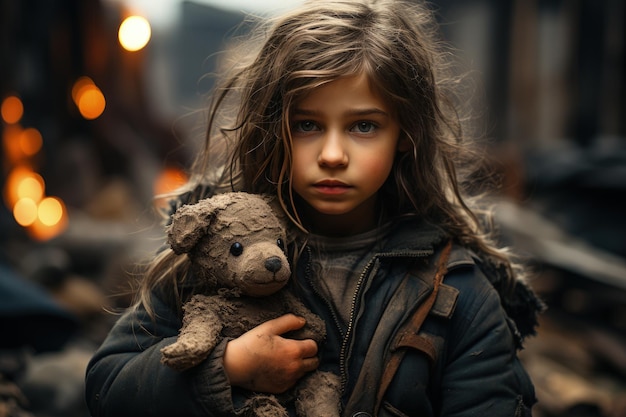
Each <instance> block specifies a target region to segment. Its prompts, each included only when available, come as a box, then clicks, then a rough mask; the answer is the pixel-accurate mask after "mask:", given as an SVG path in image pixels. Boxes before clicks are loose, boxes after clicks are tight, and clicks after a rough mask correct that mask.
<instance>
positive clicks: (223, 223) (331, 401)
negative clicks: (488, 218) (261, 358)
mask: <svg viewBox="0 0 626 417" xmlns="http://www.w3.org/2000/svg"><path fill="white" fill-rule="evenodd" d="M284 236H285V230H284V227H283V225H282V223H281V222H280V221H279V219H278V217H277V216H276V214H275V212H274V211H273V210H272V208H271V205H270V202H269V198H266V197H263V196H259V195H255V194H248V193H243V192H237V193H224V194H218V195H215V196H213V197H210V198H207V199H204V200H201V201H199V202H198V203H196V204H191V205H185V206H182V207H180V208H179V209H178V210H177V211H176V213H174V215H173V216H172V223H171V225H170V227H169V229H168V242H169V244H170V245H171V247H172V249H173V251H174V252H175V253H176V254H179V255H182V254H186V255H187V256H188V257H189V260H190V261H191V269H192V272H193V274H194V280H196V281H198V282H200V283H201V284H202V288H203V290H202V293H199V294H195V295H193V296H192V297H191V299H190V300H189V301H188V302H187V303H185V305H184V306H183V311H184V316H183V326H182V328H181V330H180V334H179V336H178V340H177V341H176V342H175V343H174V344H172V345H169V346H167V347H165V348H163V349H162V350H161V354H162V362H163V363H164V364H166V365H168V366H170V367H172V368H174V369H176V370H181V371H182V370H185V369H189V368H191V367H193V366H196V365H198V364H199V363H200V362H202V361H203V360H204V359H206V358H207V357H208V356H209V354H210V352H211V351H212V349H213V348H214V347H215V346H216V345H217V344H218V342H219V341H220V340H221V339H222V338H224V337H231V338H236V337H238V336H240V335H242V334H243V333H245V332H247V331H248V330H250V329H252V328H253V327H256V326H257V325H259V324H261V323H263V322H265V321H267V320H270V319H274V318H277V317H279V316H281V315H283V314H286V313H293V314H296V315H298V316H301V317H303V318H305V319H306V323H307V324H306V325H305V326H304V327H303V328H302V329H300V330H297V331H294V332H290V333H289V335H288V337H291V338H295V339H307V338H310V339H313V340H315V341H316V342H317V343H320V342H321V341H322V340H323V339H324V337H325V334H326V329H325V326H324V323H323V321H322V320H321V319H320V318H319V317H317V316H316V315H314V314H313V313H312V312H310V311H309V310H308V309H307V308H306V307H305V306H304V305H303V304H302V303H301V302H300V301H298V300H297V299H296V297H295V296H294V295H293V294H292V293H290V292H289V291H288V290H287V289H285V285H286V284H287V281H288V280H289V278H290V275H291V270H290V267H289V263H288V261H287V258H286V256H285V253H284V246H283V245H284V239H285V237H284ZM339 385H340V384H339V379H338V377H337V376H336V375H334V374H332V373H328V372H321V371H314V372H312V373H310V374H308V375H307V376H305V377H304V378H302V379H301V380H300V381H299V382H298V384H297V385H296V387H295V388H294V389H292V390H290V391H289V392H288V393H287V394H282V395H280V396H274V395H269V394H258V393H256V394H253V395H251V396H250V398H249V399H248V401H247V403H246V406H245V408H246V410H245V411H244V415H254V416H259V417H261V416H263V417H266V416H273V417H274V416H275V417H278V416H287V411H286V409H285V407H284V404H285V401H291V400H293V399H294V398H295V404H296V412H297V414H298V415H299V416H302V417H313V416H315V417H322V416H323V417H330V416H339V410H338V404H339V397H340V387H339Z"/></svg>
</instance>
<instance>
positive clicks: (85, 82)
mask: <svg viewBox="0 0 626 417" xmlns="http://www.w3.org/2000/svg"><path fill="white" fill-rule="evenodd" d="M94 85H96V84H95V83H94V82H93V80H92V79H91V78H89V77H87V76H83V77H80V78H79V79H77V80H76V82H74V85H73V86H72V100H74V103H75V104H76V105H77V106H78V101H79V98H80V96H81V95H82V93H83V92H84V91H85V89H87V88H91V87H92V86H94Z"/></svg>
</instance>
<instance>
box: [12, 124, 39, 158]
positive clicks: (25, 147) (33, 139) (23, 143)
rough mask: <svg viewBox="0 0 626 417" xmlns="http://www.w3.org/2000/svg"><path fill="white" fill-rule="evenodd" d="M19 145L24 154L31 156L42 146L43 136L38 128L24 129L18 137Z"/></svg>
mask: <svg viewBox="0 0 626 417" xmlns="http://www.w3.org/2000/svg"><path fill="white" fill-rule="evenodd" d="M18 142H19V147H20V150H21V151H22V153H23V154H24V155H26V156H33V155H35V154H36V153H37V152H39V150H40V149H41V147H42V146H43V138H42V137H41V133H39V130H37V129H35V128H34V127H29V128H27V129H24V130H23V131H22V133H21V134H20V137H19V141H18Z"/></svg>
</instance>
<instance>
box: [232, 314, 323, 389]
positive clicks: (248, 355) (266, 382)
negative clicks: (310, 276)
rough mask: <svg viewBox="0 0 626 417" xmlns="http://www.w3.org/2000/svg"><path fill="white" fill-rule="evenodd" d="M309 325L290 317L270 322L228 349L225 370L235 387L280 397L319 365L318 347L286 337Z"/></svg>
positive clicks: (308, 342) (305, 341)
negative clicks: (283, 335) (285, 334)
mask: <svg viewBox="0 0 626 417" xmlns="http://www.w3.org/2000/svg"><path fill="white" fill-rule="evenodd" d="M305 323H306V321H305V320H304V319H303V318H302V317H297V316H295V315H293V314H287V315H284V316H281V317H279V318H277V319H274V320H270V321H267V322H265V323H263V324H261V325H259V326H257V327H255V328H254V329H252V330H250V331H248V332H246V333H244V334H243V335H241V336H239V337H238V338H237V339H234V340H231V341H230V342H228V344H227V345H226V351H225V352H224V369H225V371H226V375H227V376H228V379H229V380H230V384H231V385H232V386H238V387H242V388H246V389H249V390H252V391H259V392H266V393H271V394H279V393H282V392H284V391H286V390H287V389H289V388H291V387H292V386H293V385H294V384H295V383H296V382H297V381H298V380H299V379H300V378H301V377H302V376H303V375H304V374H306V373H307V372H310V371H313V370H315V369H316V368H317V366H318V365H319V359H318V358H317V356H316V355H317V343H315V342H314V341H313V340H311V339H307V340H293V339H285V338H283V337H281V335H282V334H284V333H287V332H289V331H292V330H297V329H300V328H301V327H302V326H304V324H305Z"/></svg>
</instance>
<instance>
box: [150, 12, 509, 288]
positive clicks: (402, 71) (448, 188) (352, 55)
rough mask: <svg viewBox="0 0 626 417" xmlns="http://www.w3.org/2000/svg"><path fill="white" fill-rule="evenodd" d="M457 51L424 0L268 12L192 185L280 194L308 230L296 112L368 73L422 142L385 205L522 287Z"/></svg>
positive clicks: (406, 157) (157, 278)
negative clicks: (497, 212) (483, 181)
mask: <svg viewBox="0 0 626 417" xmlns="http://www.w3.org/2000/svg"><path fill="white" fill-rule="evenodd" d="M242 51H243V52H242ZM452 56H453V54H451V52H450V49H449V48H448V47H447V46H446V45H445V44H444V43H442V42H441V41H440V36H439V28H438V24H437V22H436V19H435V18H434V14H433V12H432V10H430V9H429V8H428V7H427V6H426V5H424V4H418V3H415V2H408V1H401V0H311V1H309V2H308V3H306V4H304V5H303V6H302V7H300V8H298V9H296V10H293V11H291V12H287V13H285V14H283V15H281V16H279V17H276V18H272V19H265V20H263V22H261V24H260V25H259V27H258V28H256V30H255V31H254V32H253V35H252V36H251V37H250V38H247V39H246V42H244V43H242V44H241V45H239V46H238V47H237V48H236V49H234V52H233V53H231V57H232V60H233V62H234V64H233V65H225V68H227V70H226V71H225V74H226V75H225V77H223V78H222V81H221V83H220V84H218V85H217V87H216V88H215V91H214V92H213V94H212V101H211V103H210V106H209V114H208V128H207V135H206V140H205V143H204V149H203V150H202V151H201V152H199V157H198V158H197V160H196V161H195V163H194V165H193V167H192V175H191V179H190V182H189V184H188V185H187V187H186V188H185V189H184V190H182V191H185V192H187V193H189V192H191V190H194V189H197V188H198V186H200V185H206V184H209V189H211V190H212V192H220V191H223V190H243V191H248V192H252V193H268V194H273V195H277V196H278V200H279V201H280V203H281V206H282V208H283V209H284V211H285V213H286V214H287V216H288V217H289V218H290V219H291V221H292V222H293V224H294V225H296V226H298V227H299V228H301V229H304V226H303V223H302V222H301V220H300V217H299V215H298V210H297V205H296V202H295V201H294V196H293V195H292V189H291V175H292V155H291V148H292V137H291V131H290V130H291V129H290V124H291V123H290V118H291V110H292V109H293V108H294V105H295V104H296V103H297V102H298V101H299V100H300V99H301V98H303V97H304V96H306V95H307V94H308V93H310V92H311V91H313V90H314V89H316V88H318V87H319V86H321V85H324V84H326V83H330V82H332V81H333V80H336V79H338V78H341V77H348V76H353V75H359V74H365V75H366V76H367V77H368V79H369V81H370V83H371V85H372V86H373V88H374V89H375V90H376V91H377V92H378V93H379V94H381V95H382V96H383V97H386V99H387V100H388V102H389V104H390V105H391V106H392V108H393V109H395V112H396V116H397V119H398V122H399V124H400V127H401V135H402V136H403V139H406V140H408V141H409V142H410V143H411V149H410V150H409V151H407V152H399V153H398V155H397V157H396V160H395V162H394V166H393V170H392V172H391V174H390V176H389V178H388V180H387V181H386V183H385V184H384V186H383V188H382V189H381V190H380V193H381V194H382V195H383V196H384V197H385V198H380V202H381V204H382V205H383V207H382V208H383V210H384V212H385V213H387V214H388V216H390V217H397V216H405V215H415V216H419V217H420V218H422V219H424V220H425V221H427V222H430V223H432V224H435V225H437V226H438V227H440V228H442V229H443V230H445V231H446V232H447V233H448V234H449V235H450V236H454V237H455V238H456V239H457V240H458V241H459V242H461V243H463V244H465V245H467V246H470V247H471V248H473V249H474V250H476V251H477V252H478V253H480V254H482V255H483V256H484V257H485V258H490V259H491V260H492V261H494V263H495V264H497V265H499V266H500V267H502V268H504V269H505V270H506V271H507V273H506V274H505V275H507V276H508V277H509V278H507V279H506V280H505V281H507V282H503V283H502V284H503V285H505V286H510V285H512V282H513V279H514V276H515V273H514V272H515V271H513V269H514V267H515V264H513V263H511V261H510V259H509V256H508V254H507V252H506V251H505V250H504V249H501V248H498V247H497V245H495V244H494V243H493V242H492V241H491V240H490V239H489V235H488V233H487V232H488V229H489V227H488V226H489V224H490V220H489V219H490V216H489V212H488V210H485V208H484V207H482V206H481V205H480V204H478V201H479V199H478V198H477V197H478V196H476V195H472V194H471V193H470V192H469V190H470V189H471V184H470V182H468V179H469V178H470V177H471V175H470V173H471V172H472V164H471V162H476V161H477V160H480V159H481V156H480V154H477V153H474V152H473V150H472V147H471V143H470V142H468V141H467V140H466V139H467V138H466V136H467V131H465V130H464V121H465V116H464V113H463V112H461V111H460V109H461V108H462V106H461V105H462V104H463V103H464V101H463V98H462V97H460V95H459V92H460V91H461V90H459V89H460V88H465V87H464V86H463V83H461V82H460V79H459V77H458V76H457V75H456V74H455V72H456V71H455V69H456V67H455V62H454V60H453V59H452ZM182 191H181V192H182ZM167 258H168V256H167V255H163V256H162V257H161V260H162V261H163V260H164V259H167ZM170 261H171V259H170ZM164 264H165V265H167V262H165V263H164V262H161V265H160V266H158V267H155V268H153V269H152V271H150V273H149V274H148V275H149V277H148V278H147V280H146V281H145V284H144V290H145V291H148V290H149V289H150V288H151V287H153V286H155V285H156V284H157V283H159V282H162V281H164V280H168V279H169V280H172V279H174V278H172V274H168V273H167V268H166V270H165V271H164V269H163V267H164ZM169 271H171V269H169ZM168 277H169V278H168Z"/></svg>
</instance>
